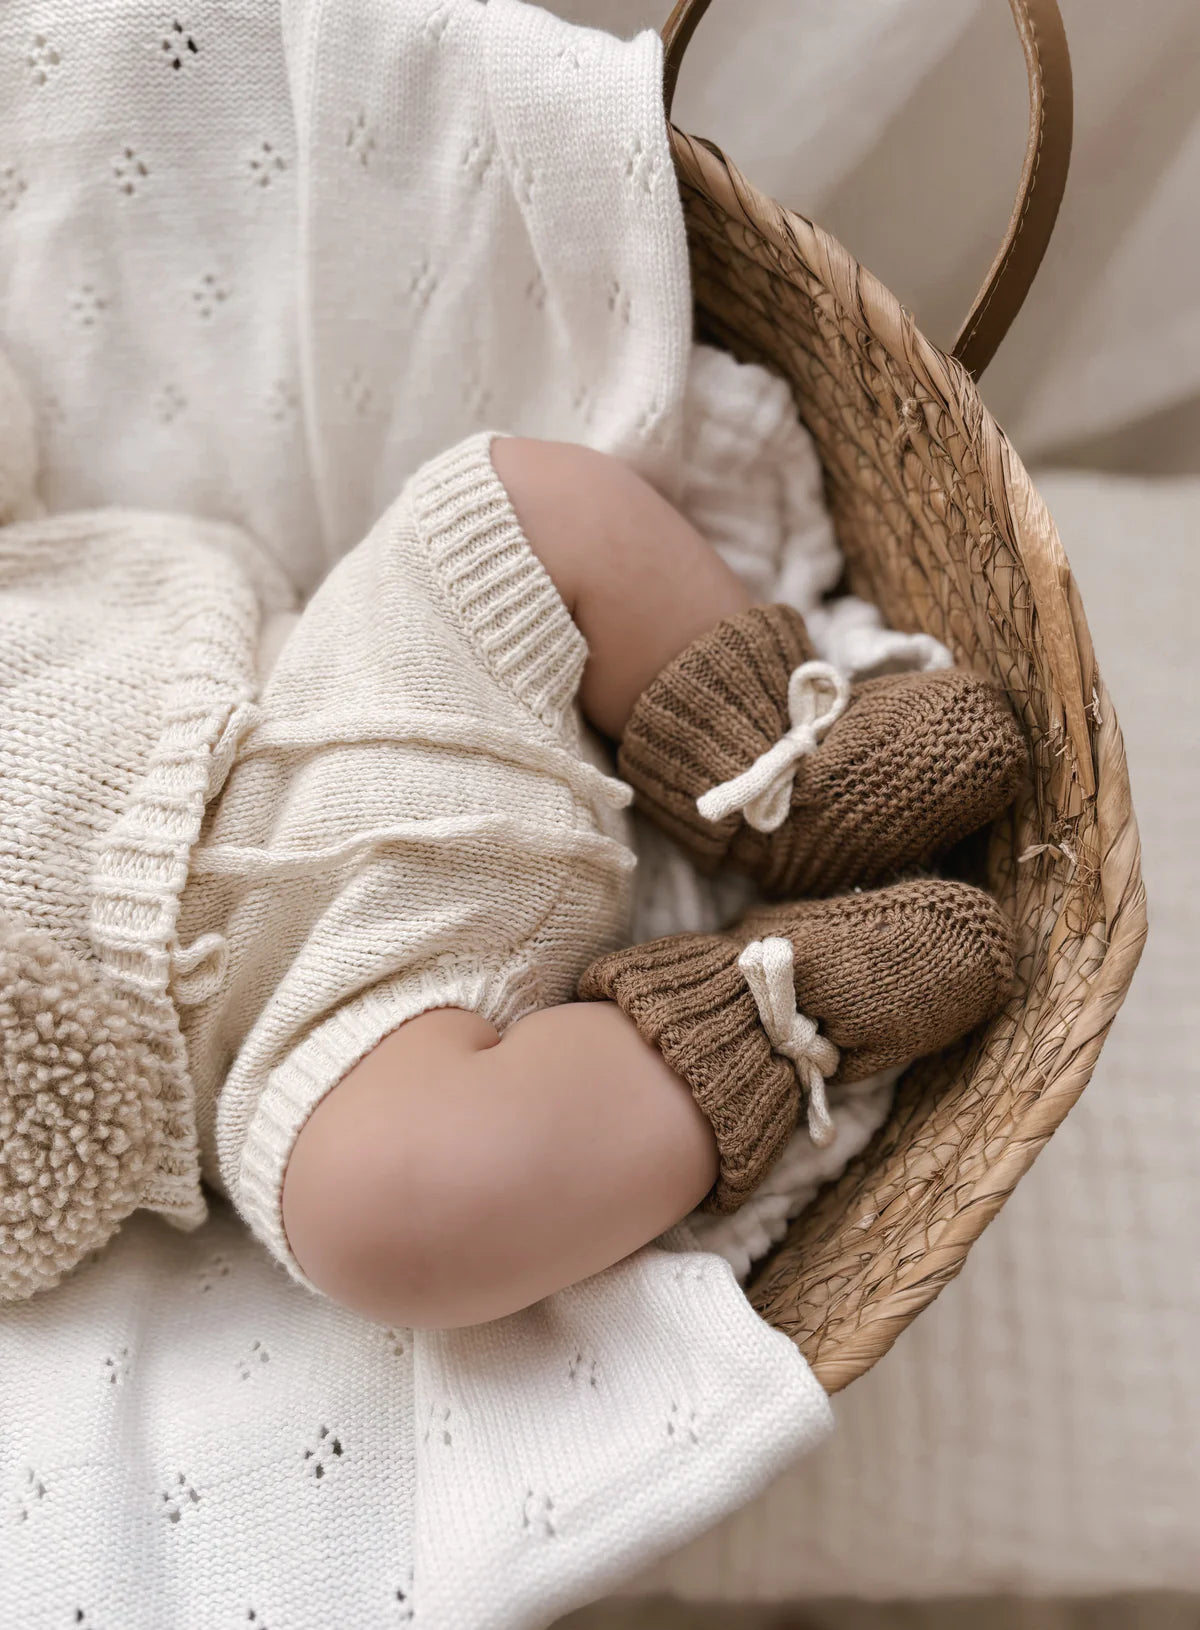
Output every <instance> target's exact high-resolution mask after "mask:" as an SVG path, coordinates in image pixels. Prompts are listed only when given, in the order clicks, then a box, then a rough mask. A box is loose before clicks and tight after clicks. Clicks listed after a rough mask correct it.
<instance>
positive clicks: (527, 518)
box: [283, 437, 752, 1329]
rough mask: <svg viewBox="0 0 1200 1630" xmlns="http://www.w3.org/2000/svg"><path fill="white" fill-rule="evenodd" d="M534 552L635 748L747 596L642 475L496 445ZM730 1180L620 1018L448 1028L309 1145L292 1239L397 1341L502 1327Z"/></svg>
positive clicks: (288, 1192)
mask: <svg viewBox="0 0 1200 1630" xmlns="http://www.w3.org/2000/svg"><path fill="white" fill-rule="evenodd" d="M492 458H493V463H494V465H495V468H496V471H497V474H498V475H499V476H500V478H501V480H502V481H503V482H504V484H505V486H506V488H507V489H508V492H509V496H510V498H511V500H512V503H513V507H514V508H515V510H516V512H517V515H518V517H519V519H520V521H521V524H522V526H523V528H524V531H525V534H526V537H527V538H528V540H529V543H530V545H531V547H532V548H533V550H534V551H535V553H536V554H537V555H538V557H539V559H540V560H541V561H542V563H543V565H544V566H545V567H546V569H547V571H548V572H549V574H550V576H551V577H552V579H553V580H554V583H555V585H556V586H557V588H558V590H559V592H560V594H561V595H562V597H563V600H564V601H565V602H566V605H567V607H568V609H569V610H570V612H571V614H572V617H573V618H574V620H575V622H576V624H577V626H578V627H579V628H580V630H581V632H582V633H583V635H584V637H585V638H586V639H587V642H588V647H589V653H590V655H589V659H588V662H587V665H586V667H585V669H584V674H583V681H582V685H581V688H580V698H579V699H580V705H581V707H582V709H583V712H584V715H585V716H586V718H587V719H588V720H589V722H590V723H591V724H593V725H594V726H595V727H596V728H597V729H598V730H600V731H602V732H603V733H604V734H605V735H607V736H610V737H612V738H613V739H619V738H620V735H621V733H622V731H623V729H624V727H625V723H626V721H627V720H628V718H629V715H630V712H631V711H632V709H633V705H634V703H635V702H636V700H637V698H638V696H639V695H640V694H641V692H642V691H643V690H644V689H645V687H646V685H647V684H648V683H649V681H650V680H651V679H653V678H654V676H655V675H656V674H657V673H658V672H659V671H660V670H661V669H662V668H663V667H665V665H666V664H667V663H668V662H670V661H671V659H672V658H673V657H675V656H677V655H678V654H679V652H680V651H682V650H683V649H684V648H685V646H687V645H689V644H690V643H691V641H692V640H693V639H695V638H697V637H698V636H699V635H700V634H702V633H704V632H705V631H706V630H707V629H709V628H711V627H713V625H714V624H716V623H718V622H719V621H721V619H722V618H724V617H729V616H734V615H736V614H737V613H738V612H740V611H744V610H745V609H746V608H747V607H748V606H749V605H751V604H752V600H751V597H750V595H749V594H748V593H747V592H746V590H745V588H744V587H743V586H742V584H741V582H740V581H739V580H738V578H736V577H735V576H734V574H733V573H732V572H731V571H730V570H729V568H728V567H727V566H726V565H725V564H724V562H723V561H722V560H721V558H720V556H719V555H717V554H716V552H715V551H714V550H713V549H712V548H711V547H710V546H709V545H708V544H707V543H706V542H705V540H704V539H703V538H702V537H701V536H700V534H699V533H698V532H697V531H696V530H695V528H694V527H692V526H691V525H690V523H689V522H687V521H686V520H685V519H684V518H683V517H682V516H681V515H680V514H679V513H678V511H677V510H675V509H674V508H673V507H672V506H671V505H670V504H669V503H667V502H666V500H665V499H663V498H662V497H660V495H659V494H658V493H657V492H655V491H654V489H653V488H652V487H650V486H649V485H648V484H647V483H646V482H645V481H643V480H642V479H641V478H640V477H639V476H637V475H636V474H635V473H634V472H633V471H632V470H631V469H630V468H629V467H628V466H627V465H625V464H624V463H622V462H621V461H620V460H618V459H614V458H609V457H608V456H606V455H605V454H602V453H596V452H592V451H590V450H588V449H586V448H582V447H576V446H573V445H570V444H567V443H560V442H539V441H532V440H527V439H523V438H516V437H513V438H502V439H497V440H496V441H495V442H494V443H493V444H492ZM716 1175H717V1149H716V1143H715V1140H714V1138H713V1134H712V1130H711V1128H710V1126H709V1123H708V1121H707V1119H706V1118H705V1117H704V1115H703V1114H702V1113H701V1112H700V1110H699V1109H698V1108H697V1106H696V1103H695V1101H694V1099H693V1097H692V1095H691V1092H690V1091H689V1089H688V1087H687V1086H686V1085H685V1084H684V1082H683V1081H682V1080H681V1079H680V1078H679V1077H678V1076H677V1075H675V1074H674V1073H673V1072H672V1071H671V1070H670V1069H669V1068H668V1067H667V1065H666V1064H665V1063H664V1062H663V1060H662V1058H661V1056H660V1055H659V1053H658V1052H657V1051H656V1050H655V1049H654V1048H653V1047H651V1046H650V1045H649V1044H648V1043H647V1042H645V1041H643V1039H642V1038H641V1036H640V1035H639V1034H638V1032H637V1030H636V1028H635V1027H634V1025H633V1023H632V1021H631V1020H629V1019H628V1018H627V1017H626V1016H625V1015H624V1014H623V1013H622V1012H621V1010H620V1009H619V1008H618V1007H616V1006H615V1005H614V1004H613V1003H609V1002H583V1003H568V1004H565V1005H563V1006H561V1007H555V1008H548V1009H545V1010H543V1011H542V1012H539V1013H532V1014H529V1015H528V1016H526V1017H525V1018H523V1019H521V1020H519V1021H518V1022H517V1023H516V1024H513V1025H511V1026H510V1027H509V1029H508V1030H507V1031H506V1032H505V1034H504V1036H503V1037H501V1036H499V1035H498V1034H497V1032H496V1030H495V1029H494V1028H493V1026H492V1025H491V1024H490V1023H489V1022H488V1021H487V1020H486V1019H484V1018H483V1017H481V1016H480V1015H479V1014H476V1013H469V1012H465V1011H463V1010H462V1009H457V1008H445V1009H438V1010H436V1011H434V1012H430V1013H424V1014H422V1015H421V1016H420V1017H418V1018H416V1019H411V1020H409V1022H408V1023H407V1024H404V1025H402V1026H401V1027H400V1028H399V1029H398V1030H396V1031H394V1032H393V1033H392V1034H391V1035H390V1036H387V1037H386V1038H385V1039H384V1040H383V1041H382V1042H381V1043H380V1044H379V1045H378V1046H377V1047H376V1048H375V1049H374V1051H373V1052H371V1053H370V1054H369V1055H368V1056H367V1057H366V1058H365V1059H363V1061H362V1062H361V1063H360V1064H358V1065H357V1066H356V1067H355V1068H354V1069H353V1070H351V1071H350V1073H349V1074H348V1075H347V1076H346V1077H345V1078H344V1079H343V1080H342V1081H341V1082H340V1083H339V1084H338V1085H337V1086H336V1087H335V1088H334V1089H333V1090H332V1091H331V1092H329V1093H328V1094H326V1096H325V1098H324V1099H322V1101H321V1103H320V1104H319V1105H318V1106H317V1108H316V1110H315V1111H314V1112H313V1114H312V1115H311V1116H310V1117H309V1119H308V1121H307V1122H306V1123H305V1125H304V1127H303V1128H302V1130H301V1132H300V1135H299V1137H298V1138H297V1140H296V1144H295V1147H294V1149H293V1151H292V1156H291V1160H290V1162H289V1164H288V1168H287V1172H286V1176H285V1180H284V1189H283V1220H284V1227H285V1229H286V1232H287V1236H288V1240H289V1243H290V1244H291V1247H292V1249H293V1251H294V1252H295V1254H296V1257H297V1259H298V1261H299V1262H300V1265H301V1267H302V1268H303V1269H304V1272H305V1273H306V1274H307V1275H308V1277H309V1278H310V1279H311V1280H312V1282H313V1283H314V1284H315V1285H317V1286H318V1287H319V1288H320V1289H321V1290H322V1291H324V1292H325V1294H326V1295H328V1296H330V1297H331V1298H332V1299H333V1300H334V1301H336V1302H339V1303H341V1304H342V1305H344V1306H346V1307H349V1308H353V1309H354V1310H355V1311H356V1312H359V1313H362V1314H364V1315H365V1316H366V1317H367V1318H370V1319H374V1320H377V1321H379V1322H380V1323H384V1324H394V1325H412V1326H416V1327H419V1328H433V1329H439V1328H440V1329H450V1328H454V1327H456V1326H459V1325H464V1324H474V1323H478V1322H480V1321H482V1320H484V1319H493V1318H498V1317H501V1316H502V1315H504V1314H506V1313H513V1312H516V1311H517V1310H518V1309H520V1308H523V1307H528V1306H529V1305H530V1304H531V1303H533V1302H535V1301H538V1300H540V1299H541V1298H542V1297H543V1296H547V1295H549V1294H550V1293H551V1292H553V1291H556V1290H561V1289H562V1288H563V1287H564V1286H566V1285H570V1284H574V1283H576V1282H577V1281H578V1280H580V1279H584V1278H587V1277H588V1276H589V1275H591V1274H593V1273H598V1272H600V1271H601V1269H603V1268H606V1267H609V1266H611V1264H612V1263H614V1262H618V1261H620V1260H621V1258H622V1257H625V1256H627V1255H628V1254H629V1253H630V1252H631V1251H634V1250H636V1249H637V1248H638V1247H639V1246H641V1245H644V1244H645V1243H646V1242H647V1241H648V1240H651V1239H653V1238H655V1237H656V1236H657V1235H658V1234H660V1233H662V1231H663V1230H664V1229H666V1228H668V1227H670V1226H671V1224H672V1223H674V1222H677V1221H679V1219H680V1218H681V1217H684V1216H686V1215H687V1213H688V1212H689V1211H691V1210H692V1209H693V1207H694V1206H695V1205H696V1204H697V1203H698V1202H699V1201H700V1200H701V1199H702V1198H703V1196H704V1195H705V1194H706V1193H707V1192H708V1190H709V1189H710V1188H711V1186H712V1184H713V1182H714V1181H715V1178H716Z"/></svg>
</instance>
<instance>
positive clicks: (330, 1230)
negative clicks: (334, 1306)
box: [282, 1072, 486, 1329]
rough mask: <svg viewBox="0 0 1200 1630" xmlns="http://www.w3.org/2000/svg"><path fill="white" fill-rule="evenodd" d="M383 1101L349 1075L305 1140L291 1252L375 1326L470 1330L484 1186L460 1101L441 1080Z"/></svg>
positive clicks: (288, 1186) (294, 1172)
mask: <svg viewBox="0 0 1200 1630" xmlns="http://www.w3.org/2000/svg"><path fill="white" fill-rule="evenodd" d="M372 1087H374V1089H375V1090H371V1089H372ZM439 1087H440V1088H443V1089H446V1088H449V1090H442V1091H440V1092H439V1090H438V1089H439ZM378 1089H379V1084H378V1082H374V1083H370V1082H364V1081H362V1080H360V1079H356V1077H355V1073H354V1072H351V1075H350V1076H348V1077H347V1078H346V1079H345V1080H344V1081H342V1082H341V1083H340V1084H339V1086H337V1087H335V1088H334V1089H333V1091H332V1092H330V1093H328V1094H327V1095H326V1097H325V1098H324V1099H323V1100H322V1102H321V1103H320V1104H319V1105H318V1107H317V1109H316V1110H315V1111H314V1112H313V1114H312V1115H311V1116H310V1117H309V1119H308V1121H307V1122H306V1123H305V1125H304V1127H303V1128H302V1129H301V1132H300V1135H299V1137H298V1138H297V1140H296V1143H295V1145H294V1147H293V1151H292V1156H291V1159H290V1161H289V1163H288V1167H287V1172H286V1174H285V1179H284V1189H283V1201H282V1204H283V1220H284V1229H285V1232H286V1234H287V1238H288V1242H289V1244H290V1246H291V1248H292V1251H293V1253H294V1254H295V1256H296V1259H297V1261H298V1262H299V1263H300V1266H301V1268H302V1269H303V1271H304V1273H305V1274H306V1276H307V1277H308V1278H309V1279H310V1280H311V1281H312V1283H313V1284H314V1285H316V1287H317V1288H318V1289H319V1290H321V1291H322V1292H324V1294H325V1295H327V1296H329V1297H330V1298H331V1299H332V1300H333V1301H335V1302H338V1303H339V1304H340V1305H342V1306H344V1307H349V1308H352V1309H353V1310H354V1311H355V1312H358V1313H361V1314H363V1315H364V1316H365V1317H366V1318H369V1319H373V1320H375V1321H376V1322H378V1323H381V1324H389V1325H398V1326H412V1327H416V1328H423V1329H437V1328H451V1327H453V1326H455V1325H459V1324H465V1323H470V1322H473V1318H472V1309H471V1307H469V1306H467V1305H466V1300H465V1296H464V1287H465V1285H466V1284H467V1282H468V1279H469V1277H470V1273H469V1265H470V1261H471V1256H472V1253H477V1252H478V1250H479V1238H480V1230H481V1227H482V1226H483V1224H484V1219H483V1218H482V1217H481V1206H482V1204H483V1202H484V1197H485V1193H486V1184H484V1183H481V1181H480V1172H479V1171H478V1169H477V1167H478V1165H479V1152H478V1151H477V1150H476V1148H475V1146H474V1142H473V1140H472V1137H471V1127H470V1124H469V1122H465V1121H464V1120H463V1118H462V1116H461V1112H460V1098H459V1095H458V1094H457V1093H456V1092H455V1091H454V1090H453V1085H452V1083H449V1082H447V1081H446V1080H445V1079H444V1078H443V1079H441V1080H437V1079H431V1078H429V1077H426V1078H425V1079H420V1080H418V1079H407V1080H405V1079H397V1080H395V1081H394V1082H392V1083H391V1084H390V1086H389V1089H388V1090H386V1091H380V1090H378Z"/></svg>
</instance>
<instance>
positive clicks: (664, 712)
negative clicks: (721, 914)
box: [617, 605, 816, 872]
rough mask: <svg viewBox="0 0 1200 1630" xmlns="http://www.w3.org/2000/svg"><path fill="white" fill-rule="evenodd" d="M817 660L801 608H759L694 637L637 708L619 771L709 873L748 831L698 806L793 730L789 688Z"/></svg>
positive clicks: (736, 817)
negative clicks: (710, 816) (805, 665)
mask: <svg viewBox="0 0 1200 1630" xmlns="http://www.w3.org/2000/svg"><path fill="white" fill-rule="evenodd" d="M815 655H816V652H815V649H814V647H813V644H812V641H811V640H810V639H809V636H808V630H807V628H806V626H805V622H804V618H803V617H802V616H801V615H800V613H799V612H798V611H794V610H793V609H792V607H791V606H784V605H775V606H752V607H751V608H750V609H749V610H748V611H743V612H739V613H738V615H737V616H736V617H726V618H725V619H724V620H723V621H722V622H719V623H717V624H716V626H715V627H714V628H711V629H709V631H708V632H707V633H705V634H702V635H701V636H700V638H699V639H696V640H693V641H692V643H691V644H690V645H689V646H687V647H686V648H685V649H684V650H683V651H681V652H680V653H679V655H678V656H677V657H675V659H674V660H673V661H672V662H669V663H668V664H667V666H666V667H665V668H664V669H663V670H662V672H661V673H660V674H658V675H657V676H656V677H655V678H654V679H653V680H652V681H651V683H650V684H649V685H647V687H646V689H645V690H644V691H643V692H642V694H641V696H640V697H639V698H638V700H637V702H636V703H635V704H634V708H633V712H632V713H631V714H630V716H629V720H628V722H627V724H626V726H625V733H624V736H623V738H622V741H621V749H620V753H619V754H618V758H617V769H618V771H619V773H620V774H621V776H622V777H623V778H624V779H625V780H626V781H628V782H629V784H630V785H631V786H632V787H633V789H634V793H635V796H636V801H637V807H638V808H639V809H641V810H642V811H643V812H644V813H645V814H646V815H647V816H648V817H649V818H650V819H651V820H652V821H654V823H655V824H656V825H657V826H659V827H661V828H662V829H663V831H664V832H666V833H667V835H668V836H669V837H671V838H673V839H674V840H675V842H676V843H678V844H679V845H680V847H681V848H682V849H683V850H684V851H685V853H687V854H688V855H689V856H690V857H691V859H692V860H693V861H694V862H695V864H696V865H697V866H698V867H699V868H700V870H701V871H703V872H712V871H715V870H716V869H717V868H718V867H719V866H720V865H721V863H722V862H723V861H724V859H725V856H726V852H727V851H728V849H729V846H730V844H731V843H732V842H733V840H734V838H735V837H736V836H737V834H738V833H739V832H740V831H741V830H742V825H743V822H742V816H741V814H740V813H738V812H736V811H735V812H734V813H733V814H731V815H727V816H726V817H725V818H724V819H723V820H719V821H709V820H706V819H705V818H704V817H703V816H702V815H701V814H700V812H699V811H698V810H697V808H696V800H697V798H699V797H701V796H702V794H704V793H706V792H708V791H709V790H710V789H711V788H712V787H714V786H716V785H717V784H718V783H719V782H723V781H727V780H729V779H730V778H732V777H733V776H736V775H739V774H740V773H741V772H742V771H743V770H745V769H746V767H747V765H748V764H750V763H752V762H753V760H754V759H755V758H757V756H758V755H759V754H760V753H764V752H766V751H767V749H768V748H770V747H773V746H774V745H775V743H776V742H777V741H778V740H779V738H780V737H781V736H782V735H783V734H784V732H785V731H786V730H787V728H788V726H789V723H790V720H789V717H788V701H787V698H788V681H789V680H790V678H791V675H792V672H793V670H794V669H796V668H798V667H799V666H800V665H801V663H804V662H810V661H812V659H813V658H814V656H815Z"/></svg>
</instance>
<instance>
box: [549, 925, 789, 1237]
mask: <svg viewBox="0 0 1200 1630" xmlns="http://www.w3.org/2000/svg"><path fill="white" fill-rule="evenodd" d="M738 956H739V948H738V947H737V946H736V945H734V944H733V943H732V942H731V941H730V940H728V939H726V938H724V937H723V936H721V935H717V934H677V935H673V936H671V937H670V938H668V939H659V940H651V941H649V942H648V943H647V944H645V945H635V946H632V947H630V948H629V949H628V950H623V951H614V952H612V953H610V954H609V955H608V956H604V957H601V958H600V959H599V960H598V961H596V962H594V963H592V965H591V967H590V968H588V970H587V971H586V973H585V974H584V975H583V978H582V979H581V980H580V982H579V990H578V994H579V996H580V998H581V1000H583V1001H612V1002H615V1003H616V1004H617V1005H618V1007H620V1008H621V1010H622V1012H624V1013H625V1014H626V1015H627V1016H628V1017H629V1018H630V1019H631V1020H632V1021H633V1023H634V1024H635V1025H636V1026H637V1029H638V1032H639V1034H640V1035H641V1036H642V1037H643V1039H644V1040H646V1041H648V1042H649V1043H650V1044H651V1046H653V1047H656V1048H657V1049H658V1051H659V1053H661V1055H662V1057H663V1059H664V1061H665V1062H666V1063H667V1064H668V1065H669V1067H670V1068H671V1069H672V1070H674V1071H675V1073H676V1075H678V1076H681V1077H682V1079H683V1080H684V1081H685V1082H686V1083H687V1085H688V1086H689V1087H690V1088H691V1092H692V1096H693V1097H694V1098H695V1100H696V1103H697V1104H698V1106H699V1107H700V1109H701V1110H702V1111H703V1113H704V1115H705V1116H706V1118H707V1120H708V1122H709V1124H710V1125H711V1127H712V1129H713V1136H714V1137H715V1138H716V1142H717V1150H718V1154H719V1157H720V1168H719V1171H718V1175H717V1181H716V1183H715V1184H714V1185H713V1188H712V1189H711V1190H710V1191H709V1193H708V1195H707V1196H706V1197H705V1199H704V1201H703V1202H702V1209H703V1210H705V1211H716V1212H729V1211H736V1210H737V1208H738V1207H739V1206H740V1205H741V1204H742V1203H743V1202H744V1201H745V1200H746V1198H747V1197H748V1196H749V1195H750V1193H751V1192H752V1191H753V1190H754V1189H755V1188H756V1187H757V1186H758V1184H759V1183H760V1182H761V1181H762V1179H763V1178H764V1177H765V1176H766V1174H767V1172H768V1171H769V1170H770V1168H771V1167H772V1166H773V1165H774V1164H775V1162H776V1160H778V1158H779V1156H780V1155H781V1154H782V1152H783V1148H784V1145H785V1144H786V1143H787V1140H788V1138H789V1137H790V1136H791V1134H792V1132H793V1131H794V1130H795V1126H796V1117H797V1113H798V1110H799V1087H798V1084H797V1078H796V1072H795V1069H794V1068H793V1066H792V1064H791V1063H790V1062H789V1061H788V1060H787V1059H785V1058H783V1057H781V1056H780V1055H779V1054H778V1053H776V1052H775V1051H774V1050H773V1049H772V1046H771V1043H770V1041H769V1040H768V1038H767V1035H766V1033H765V1031H764V1030H763V1026H762V1023H761V1019H760V1016H759V1011H758V1007H757V1005H756V1004H755V1000H754V997H753V996H752V994H751V992H750V988H749V986H748V984H747V982H746V978H745V975H744V973H743V972H742V971H741V969H740V968H739V967H738Z"/></svg>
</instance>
